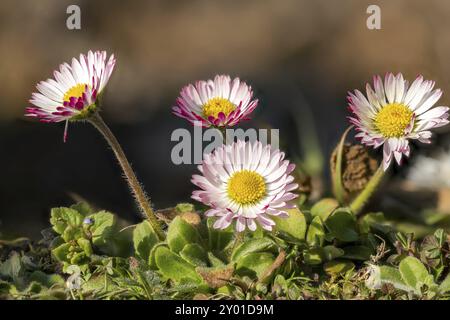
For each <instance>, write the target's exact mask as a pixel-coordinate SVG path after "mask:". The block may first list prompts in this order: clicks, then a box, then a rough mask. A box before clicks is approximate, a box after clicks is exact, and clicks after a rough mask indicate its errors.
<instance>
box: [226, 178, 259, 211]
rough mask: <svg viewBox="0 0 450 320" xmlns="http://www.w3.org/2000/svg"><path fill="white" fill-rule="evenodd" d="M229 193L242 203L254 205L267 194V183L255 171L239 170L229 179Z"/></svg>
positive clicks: (232, 197) (233, 198)
mask: <svg viewBox="0 0 450 320" xmlns="http://www.w3.org/2000/svg"><path fill="white" fill-rule="evenodd" d="M227 193H228V196H229V197H230V198H231V199H232V200H234V201H235V202H237V203H238V204H240V205H243V206H245V205H254V204H256V203H258V202H259V201H260V200H261V199H263V198H264V196H265V195H266V183H265V181H264V178H263V177H262V176H261V175H260V174H258V173H256V172H254V171H249V170H242V171H238V172H236V173H235V174H233V176H232V177H231V178H230V179H229V180H228V186H227Z"/></svg>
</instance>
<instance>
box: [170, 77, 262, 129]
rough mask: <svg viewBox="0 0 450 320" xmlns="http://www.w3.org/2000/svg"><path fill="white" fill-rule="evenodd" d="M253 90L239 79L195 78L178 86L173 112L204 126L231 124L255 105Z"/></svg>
mask: <svg viewBox="0 0 450 320" xmlns="http://www.w3.org/2000/svg"><path fill="white" fill-rule="evenodd" d="M252 97H253V91H252V90H251V87H250V86H248V85H247V84H246V83H244V82H241V81H240V80H239V78H235V79H233V80H231V77H230V76H227V75H217V76H215V77H214V80H206V81H197V82H196V83H195V85H191V84H190V85H187V86H185V87H184V88H183V89H181V92H180V97H179V98H178V99H177V100H176V105H175V106H173V107H172V112H173V114H175V115H176V116H179V117H181V118H184V119H186V120H188V121H189V122H190V123H191V124H193V125H196V126H203V127H211V126H212V127H225V126H234V125H236V124H237V123H239V122H240V121H241V120H245V119H246V118H248V117H249V116H250V113H251V112H252V111H253V110H254V109H255V108H256V106H257V104H258V100H252Z"/></svg>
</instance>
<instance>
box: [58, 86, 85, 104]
mask: <svg viewBox="0 0 450 320" xmlns="http://www.w3.org/2000/svg"><path fill="white" fill-rule="evenodd" d="M85 88H86V84H85V83H79V84H76V85H74V86H73V87H72V88H70V89H69V90H67V92H66V93H65V94H64V98H63V101H69V99H70V98H71V97H75V98H79V97H81V96H82V95H83V92H84V89H85Z"/></svg>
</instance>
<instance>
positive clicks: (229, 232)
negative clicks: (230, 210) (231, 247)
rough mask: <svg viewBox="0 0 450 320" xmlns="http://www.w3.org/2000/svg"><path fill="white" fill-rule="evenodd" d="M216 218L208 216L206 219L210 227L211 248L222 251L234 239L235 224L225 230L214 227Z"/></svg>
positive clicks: (209, 239)
mask: <svg viewBox="0 0 450 320" xmlns="http://www.w3.org/2000/svg"><path fill="white" fill-rule="evenodd" d="M214 222H215V218H208V219H207V221H206V224H207V227H208V241H209V249H210V250H213V251H222V250H224V249H225V247H226V246H227V245H228V244H229V243H230V242H231V241H232V240H233V235H234V231H233V226H231V225H230V226H229V227H228V228H226V229H225V230H219V229H214V227H213V224H214Z"/></svg>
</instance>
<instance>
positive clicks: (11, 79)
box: [0, 0, 450, 237]
mask: <svg viewBox="0 0 450 320" xmlns="http://www.w3.org/2000/svg"><path fill="white" fill-rule="evenodd" d="M70 4H77V5H79V6H80V8H81V26H82V29H81V30H68V29H67V28H66V19H67V17H68V15H67V14H66V8H67V6H68V5H70ZM370 4H377V5H379V6H380V7H381V14H382V29H381V30H368V29H367V27H366V19H367V17H368V14H367V13H366V9H367V7H368V6H369V5H370ZM449 30H450V2H449V1H448V0H426V1H425V0H389V1H388V0H386V1H375V0H371V1H365V0H339V1H330V0H281V1H280V0H265V1H261V0H246V1H238V0H228V1H211V0H192V1H167V0H165V1H163V0H159V1H156V0H155V1H106V0H104V1H75V0H71V1H66V0H40V1H34V0H19V1H17V0H16V1H13V0H6V1H5V0H2V2H1V4H0V88H1V95H0V154H1V157H0V168H1V171H2V173H1V176H0V234H2V235H3V236H14V235H19V234H20V235H25V236H31V237H38V235H39V231H40V229H42V228H44V227H47V225H48V215H49V209H50V208H51V207H52V206H60V205H67V204H70V203H71V202H73V201H74V200H73V198H72V197H71V194H77V195H79V196H80V197H83V198H85V199H87V200H88V201H90V202H92V203H93V204H95V205H96V206H98V207H101V208H105V209H109V210H111V211H114V212H117V213H118V214H119V215H121V216H122V217H124V218H127V219H129V220H130V221H137V219H138V216H137V210H136V209H135V207H134V204H133V201H132V199H131V197H130V196H129V194H128V192H127V188H126V185H125V183H124V182H123V181H122V179H121V173H120V171H119V169H118V166H117V165H116V163H115V161H114V159H113V157H112V154H111V153H110V150H108V149H107V148H106V145H105V143H104V141H103V140H102V138H101V137H100V136H99V135H98V133H97V132H95V131H94V130H93V129H92V128H91V127H90V126H88V125H84V124H78V125H72V126H71V127H70V128H69V140H68V142H67V143H66V144H63V142H62V132H63V126H62V125H60V124H59V125H58V124H56V125H55V124H50V125H48V124H40V123H37V122H33V121H29V120H27V119H24V117H23V116H22V114H23V111H24V108H25V107H26V106H27V101H28V99H29V97H30V95H31V92H33V91H34V86H35V84H36V82H38V81H40V80H45V79H47V78H49V77H51V76H52V72H53V70H54V69H55V68H57V67H58V66H59V64H60V63H62V62H63V61H70V59H71V57H73V56H78V55H79V53H81V52H86V51H87V50H89V49H105V50H107V51H108V52H113V53H114V54H115V55H116V56H117V59H118V60H117V64H116V69H115V71H114V73H113V76H112V78H111V81H110V83H109V85H108V90H107V93H106V95H105V99H104V111H103V114H104V117H105V118H106V120H107V121H108V122H109V123H110V125H111V127H112V130H113V131H114V132H115V133H116V134H117V136H118V139H119V140H120V141H121V142H122V144H123V147H124V149H125V151H126V152H127V154H128V157H129V159H130V161H131V162H132V163H133V166H134V168H135V169H136V171H137V174H138V176H139V177H140V179H141V181H142V182H143V184H144V185H145V187H146V190H147V192H148V193H149V194H150V195H151V196H152V198H153V201H154V203H155V205H156V207H160V208H161V207H165V206H171V205H173V204H175V203H176V202H179V201H187V200H189V196H190V192H191V190H192V186H191V184H190V182H189V177H190V175H191V174H192V172H193V171H194V170H195V168H194V167H193V166H178V167H177V166H175V165H173V164H171V162H170V150H171V148H172V146H173V145H174V143H172V142H171V141H170V134H171V132H172V130H174V129H176V128H179V127H185V128H189V126H188V125H187V123H186V122H185V121H184V120H182V119H178V118H175V117H174V116H172V115H171V113H170V108H171V106H172V104H173V102H174V101H175V99H176V97H177V94H178V92H179V90H180V88H181V87H182V86H183V85H185V84H187V83H189V82H192V81H195V80H197V79H208V78H211V77H213V76H214V75H215V74H216V73H227V74H230V75H232V76H239V77H241V78H243V79H244V80H245V81H247V82H248V83H250V84H251V85H252V86H253V88H254V91H255V94H256V95H257V97H258V98H259V99H260V105H259V107H258V109H257V110H256V113H255V118H256V119H257V120H255V121H257V123H258V125H271V126H273V127H276V128H280V135H281V138H282V139H283V140H284V146H285V147H286V148H287V149H288V151H289V152H290V153H291V154H301V150H300V151H299V147H298V144H299V141H298V139H297V129H296V126H295V121H297V120H298V119H300V120H299V121H300V122H301V119H302V114H306V113H307V112H308V108H309V110H311V111H312V116H313V119H314V123H315V125H316V128H317V129H318V136H319V139H320V145H321V148H322V150H323V152H324V153H325V154H329V152H330V151H331V149H332V148H333V147H334V145H335V143H336V141H337V140H338V138H339V136H340V133H341V131H342V130H343V129H344V128H345V127H346V126H347V122H346V120H345V116H346V115H347V114H346V112H347V111H346V100H345V96H346V92H347V91H348V90H351V89H354V88H360V89H362V88H364V86H365V83H366V82H367V81H370V80H371V78H372V75H373V74H384V73H385V72H387V71H392V72H403V73H404V75H405V77H407V78H413V77H415V76H416V75H417V74H419V73H421V74H423V75H424V76H425V77H426V78H431V79H434V80H436V81H437V86H438V87H441V88H442V89H443V90H444V98H443V99H442V100H441V101H440V103H441V104H443V105H448V104H449V102H450V98H449V95H448V94H447V95H446V94H445V93H446V92H449V91H450V34H449ZM253 124H254V125H255V126H256V122H255V123H253ZM445 131H447V130H445V129H444V130H443V131H441V132H443V133H445ZM419 151H420V150H417V152H419ZM415 152H416V151H415Z"/></svg>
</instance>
